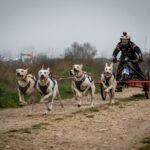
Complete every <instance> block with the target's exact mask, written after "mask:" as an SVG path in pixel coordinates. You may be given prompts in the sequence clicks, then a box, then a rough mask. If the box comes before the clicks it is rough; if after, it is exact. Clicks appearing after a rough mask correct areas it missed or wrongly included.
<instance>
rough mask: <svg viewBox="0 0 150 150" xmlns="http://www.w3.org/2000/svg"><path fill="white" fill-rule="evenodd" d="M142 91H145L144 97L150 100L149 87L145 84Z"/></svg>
mask: <svg viewBox="0 0 150 150" xmlns="http://www.w3.org/2000/svg"><path fill="white" fill-rule="evenodd" d="M144 91H145V97H146V98H147V99H150V85H147V84H145V85H144Z"/></svg>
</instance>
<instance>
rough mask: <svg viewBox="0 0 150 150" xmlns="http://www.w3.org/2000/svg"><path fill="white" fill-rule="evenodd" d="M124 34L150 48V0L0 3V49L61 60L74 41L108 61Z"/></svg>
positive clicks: (19, 0)
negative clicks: (83, 44)
mask: <svg viewBox="0 0 150 150" xmlns="http://www.w3.org/2000/svg"><path fill="white" fill-rule="evenodd" d="M123 31H127V32H129V33H130V35H131V38H132V41H133V42H135V43H136V44H137V45H139V46H140V47H141V49H142V50H143V49H144V41H145V37H147V48H148V49H149V48H150V36H149V35H150V0H0V51H2V50H11V52H12V54H16V53H19V52H24V51H26V50H27V49H34V50H36V53H39V52H48V53H52V54H51V55H54V56H59V55H60V54H62V53H63V52H64V49H65V48H66V47H69V46H70V45H71V44H72V43H73V42H74V41H77V42H79V43H83V42H89V43H91V45H93V46H95V47H96V48H97V50H98V56H100V55H101V54H102V53H103V55H104V56H108V57H109V56H111V54H112V51H113V49H114V48H115V45H116V44H117V42H118V41H119V38H120V35H121V33H122V32H123ZM50 49H53V51H52V52H50Z"/></svg>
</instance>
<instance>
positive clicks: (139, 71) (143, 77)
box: [132, 63, 145, 79]
mask: <svg viewBox="0 0 150 150" xmlns="http://www.w3.org/2000/svg"><path fill="white" fill-rule="evenodd" d="M132 66H133V68H134V69H135V70H136V71H137V72H138V73H139V74H140V75H141V77H140V78H141V79H145V76H144V73H143V72H142V70H141V68H140V66H139V63H132Z"/></svg>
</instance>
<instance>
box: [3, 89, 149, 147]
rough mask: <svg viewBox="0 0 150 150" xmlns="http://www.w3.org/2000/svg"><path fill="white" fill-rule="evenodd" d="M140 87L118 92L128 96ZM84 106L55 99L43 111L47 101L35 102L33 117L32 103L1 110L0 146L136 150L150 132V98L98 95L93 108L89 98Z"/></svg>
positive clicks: (71, 100)
mask: <svg viewBox="0 0 150 150" xmlns="http://www.w3.org/2000/svg"><path fill="white" fill-rule="evenodd" d="M139 92H140V90H139V89H127V90H124V92H123V93H117V94H116V99H117V100H118V101H119V100H120V99H121V98H127V97H129V96H131V95H132V94H133V93H134V94H137V93H139ZM83 103H84V105H83V106H82V107H81V108H78V107H77V106H76V104H77V102H76V101H75V100H74V99H68V100H65V101H64V106H65V108H63V109H62V108H60V105H59V103H58V102H57V101H55V104H54V107H53V111H52V112H50V113H49V114H48V115H47V116H43V115H42V113H43V111H44V110H45V106H44V104H36V105H35V107H34V113H33V116H32V117H27V114H28V111H29V109H30V108H29V107H30V106H25V107H22V108H15V109H14V108H10V109H4V110H0V149H2V150H4V149H11V150H32V149H33V150H79V149H81V150H89V149H90V150H130V149H131V150H134V149H136V147H135V144H136V143H138V142H139V141H140V140H141V139H142V138H143V137H145V136H146V135H148V134H150V128H149V127H150V101H149V100H142V101H132V102H127V103H126V102H120V103H119V104H118V105H113V106H110V105H107V104H106V103H108V101H102V100H101V99H100V96H99V95H96V98H95V103H96V108H95V109H94V110H92V111H91V110H90V109H89V105H88V104H89V103H90V100H89V99H85V100H84V101H83Z"/></svg>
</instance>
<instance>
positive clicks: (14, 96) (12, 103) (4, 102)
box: [0, 88, 19, 108]
mask: <svg viewBox="0 0 150 150" xmlns="http://www.w3.org/2000/svg"><path fill="white" fill-rule="evenodd" d="M17 106H19V98H18V93H17V91H11V90H5V89H1V88H0V108H6V107H17Z"/></svg>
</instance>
